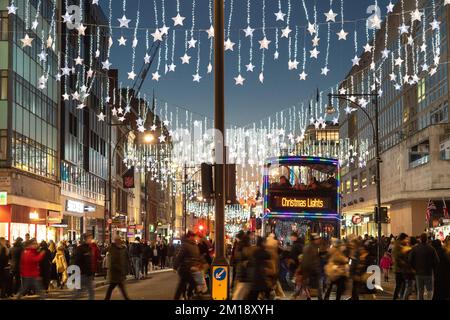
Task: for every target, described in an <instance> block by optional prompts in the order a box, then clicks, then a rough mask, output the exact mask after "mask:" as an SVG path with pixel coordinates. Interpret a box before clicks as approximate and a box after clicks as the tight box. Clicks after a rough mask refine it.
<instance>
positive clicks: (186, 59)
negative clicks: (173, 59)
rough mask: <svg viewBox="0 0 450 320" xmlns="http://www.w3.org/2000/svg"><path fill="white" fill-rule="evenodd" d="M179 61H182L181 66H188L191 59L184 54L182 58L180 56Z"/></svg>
mask: <svg viewBox="0 0 450 320" xmlns="http://www.w3.org/2000/svg"><path fill="white" fill-rule="evenodd" d="M180 59H181V61H182V63H183V64H189V61H190V60H191V57H190V56H188V55H187V54H186V53H185V54H184V56H182V57H181V58H180Z"/></svg>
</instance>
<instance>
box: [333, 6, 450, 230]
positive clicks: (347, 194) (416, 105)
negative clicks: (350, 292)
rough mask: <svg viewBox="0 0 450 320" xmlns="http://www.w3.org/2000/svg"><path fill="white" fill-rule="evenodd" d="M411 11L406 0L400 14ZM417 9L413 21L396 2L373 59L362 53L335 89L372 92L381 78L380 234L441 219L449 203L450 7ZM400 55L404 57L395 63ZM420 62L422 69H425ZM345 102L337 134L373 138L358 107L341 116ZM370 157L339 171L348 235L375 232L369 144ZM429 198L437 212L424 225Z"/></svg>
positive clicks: (417, 227)
mask: <svg viewBox="0 0 450 320" xmlns="http://www.w3.org/2000/svg"><path fill="white" fill-rule="evenodd" d="M415 8H416V1H413V0H405V1H404V12H412V11H414V10H415ZM419 10H420V11H421V12H423V13H424V15H423V17H422V20H421V21H420V22H419V21H416V22H411V15H410V14H405V13H403V14H402V12H403V11H402V8H401V4H400V3H398V4H397V5H396V6H395V8H394V12H393V13H392V14H390V15H389V17H388V19H387V22H385V23H384V24H383V25H382V28H381V30H378V31H377V33H376V35H375V41H372V43H371V45H372V46H374V48H375V49H374V59H372V55H371V53H365V54H363V55H362V56H361V57H360V58H361V61H360V65H359V66H355V67H353V69H352V70H351V71H350V73H349V74H348V76H347V77H346V79H345V80H344V82H343V83H342V86H341V89H345V90H346V93H348V94H351V93H370V92H372V91H373V90H374V89H375V90H376V87H374V83H375V82H376V80H375V79H374V75H376V77H377V78H378V81H379V85H378V86H379V89H380V98H379V109H378V110H379V124H380V126H379V127H380V130H379V135H380V150H381V158H382V164H381V199H382V205H383V206H384V207H387V208H388V219H387V220H386V221H384V222H385V223H383V224H382V231H383V234H386V235H389V234H391V233H392V234H394V235H396V234H399V233H400V232H406V233H408V234H412V235H417V234H420V233H421V232H423V231H424V230H426V229H427V228H428V227H432V226H436V225H438V224H441V223H442V217H443V204H444V201H445V200H447V201H448V200H450V157H449V151H448V150H449V149H448V147H449V145H450V142H449V141H450V124H449V117H448V98H449V81H448V78H449V75H448V65H447V61H448V53H449V51H448V50H449V48H448V36H447V35H448V31H449V26H448V17H449V13H450V11H449V8H448V6H444V5H443V4H441V3H439V4H438V3H436V10H433V6H432V4H431V1H419ZM403 19H404V20H403ZM434 19H436V20H437V21H439V22H440V29H439V31H436V30H434V29H433V28H432V27H431V23H432V22H433V20H434ZM403 23H405V24H406V25H408V26H411V27H410V29H409V30H410V32H409V33H405V34H402V35H401V34H400V32H399V27H400V26H401V25H402V24H403ZM424 45H425V46H424ZM421 48H422V49H423V48H425V50H421ZM439 48H440V52H439ZM385 50H388V51H385ZM383 52H384V53H386V52H388V57H389V59H385V56H384V57H383ZM399 56H401V57H402V59H403V61H399V64H397V62H396V63H394V61H395V59H398V58H399ZM438 56H439V57H440V61H438V65H437V69H436V73H434V74H432V73H430V71H431V70H432V68H433V67H434V66H436V62H437V61H436V57H438ZM438 60H439V59H438ZM374 62H375V64H373V63H374ZM424 65H425V67H427V66H428V70H427V68H425V70H423V69H424ZM373 67H375V71H374V69H373ZM356 102H357V103H360V102H359V101H358V100H356ZM348 106H349V104H348V103H347V102H342V103H341V105H340V108H341V113H340V114H341V119H340V124H341V127H340V136H341V138H343V139H346V138H349V139H350V140H367V141H370V142H372V141H373V138H374V137H373V130H372V127H371V125H370V122H369V119H368V118H367V117H366V116H365V115H364V113H363V112H362V111H361V110H358V111H355V112H352V113H351V114H350V115H348V114H346V112H344V110H345V108H346V107H348ZM350 107H351V105H350ZM366 110H367V112H368V113H369V115H370V117H371V118H372V119H373V118H374V116H375V111H374V105H373V104H371V103H370V101H369V104H368V105H367V107H366ZM368 157H369V160H368V162H367V166H359V165H358V163H354V164H350V165H349V166H347V167H344V168H343V169H342V185H341V187H342V190H341V191H342V194H343V201H342V204H343V208H342V211H343V213H344V215H345V220H346V221H345V223H346V225H347V233H357V234H366V233H367V234H372V235H376V232H377V226H376V223H375V219H374V218H375V217H374V208H375V206H376V185H375V183H376V181H375V173H376V167H375V165H376V163H375V145H374V144H373V143H371V146H370V148H369V151H368ZM430 200H433V201H434V203H435V204H436V209H435V210H433V212H432V219H430V220H431V221H429V222H427V221H426V211H427V205H428V202H429V201H430ZM448 204H449V203H448V202H447V205H448ZM354 216H361V219H356V220H358V221H362V222H361V223H359V224H357V225H355V224H353V223H352V217H354Z"/></svg>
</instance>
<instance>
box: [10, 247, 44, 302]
mask: <svg viewBox="0 0 450 320" xmlns="http://www.w3.org/2000/svg"><path fill="white" fill-rule="evenodd" d="M37 249H38V243H37V241H36V239H30V240H29V241H28V242H26V244H25V249H24V250H23V253H22V256H21V258H20V275H21V277H22V286H21V288H20V290H19V293H18V294H17V299H18V300H19V299H20V298H21V297H22V296H23V295H24V294H25V293H26V292H30V291H31V290H33V291H34V292H35V293H36V294H37V295H38V296H39V297H40V298H41V299H43V298H45V295H44V294H43V293H42V280H41V278H40V275H41V272H40V268H39V265H40V262H41V261H42V259H44V256H45V251H41V252H38V250H37Z"/></svg>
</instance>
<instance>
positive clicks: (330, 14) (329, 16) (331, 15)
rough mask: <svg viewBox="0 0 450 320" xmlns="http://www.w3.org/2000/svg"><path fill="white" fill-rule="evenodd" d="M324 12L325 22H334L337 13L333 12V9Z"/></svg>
mask: <svg viewBox="0 0 450 320" xmlns="http://www.w3.org/2000/svg"><path fill="white" fill-rule="evenodd" d="M324 14H325V16H326V17H327V21H326V22H329V21H333V22H336V17H337V13H334V12H333V9H330V11H328V12H327V13H324Z"/></svg>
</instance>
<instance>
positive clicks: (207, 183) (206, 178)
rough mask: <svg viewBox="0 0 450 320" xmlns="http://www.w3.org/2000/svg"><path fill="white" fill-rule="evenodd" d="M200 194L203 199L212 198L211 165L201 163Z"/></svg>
mask: <svg viewBox="0 0 450 320" xmlns="http://www.w3.org/2000/svg"><path fill="white" fill-rule="evenodd" d="M201 171H202V195H203V199H206V200H210V199H212V198H213V193H214V187H213V165H212V164H208V163H202V166H201Z"/></svg>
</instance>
